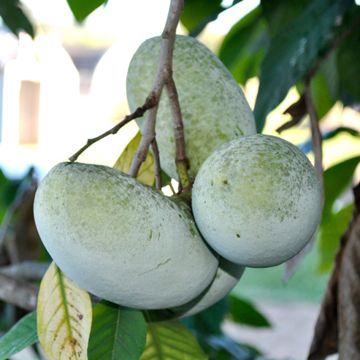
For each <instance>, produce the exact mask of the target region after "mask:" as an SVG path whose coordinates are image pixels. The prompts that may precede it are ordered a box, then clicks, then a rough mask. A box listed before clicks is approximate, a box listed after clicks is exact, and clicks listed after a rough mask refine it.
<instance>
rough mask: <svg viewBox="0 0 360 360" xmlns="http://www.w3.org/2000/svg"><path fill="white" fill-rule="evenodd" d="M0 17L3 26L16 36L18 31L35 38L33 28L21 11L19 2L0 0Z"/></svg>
mask: <svg viewBox="0 0 360 360" xmlns="http://www.w3.org/2000/svg"><path fill="white" fill-rule="evenodd" d="M0 16H1V17H2V19H3V21H4V23H5V25H6V26H7V27H8V28H9V29H10V30H11V31H12V32H13V33H14V34H15V35H16V36H18V35H19V32H20V31H22V30H23V31H25V32H27V33H28V34H29V35H30V36H31V37H34V36H35V31H34V27H33V25H32V24H31V22H30V20H29V19H28V17H27V15H26V14H25V12H24V10H23V9H22V4H21V3H20V1H19V0H1V1H0Z"/></svg>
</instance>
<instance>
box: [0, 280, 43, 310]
mask: <svg viewBox="0 0 360 360" xmlns="http://www.w3.org/2000/svg"><path fill="white" fill-rule="evenodd" d="M37 293H38V288H37V286H35V285H32V284H29V283H26V282H23V281H18V280H15V279H12V278H10V277H8V276H6V275H1V274H0V300H2V301H5V302H7V303H9V304H12V305H16V306H19V307H21V308H22V309H25V310H34V309H35V308H36V299H37Z"/></svg>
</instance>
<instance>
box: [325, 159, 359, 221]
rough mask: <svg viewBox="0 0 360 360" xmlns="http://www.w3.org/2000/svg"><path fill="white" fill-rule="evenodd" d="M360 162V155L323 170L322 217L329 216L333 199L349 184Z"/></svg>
mask: <svg viewBox="0 0 360 360" xmlns="http://www.w3.org/2000/svg"><path fill="white" fill-rule="evenodd" d="M359 162H360V156H356V157H353V158H351V159H347V160H345V161H343V162H341V163H339V164H336V165H334V166H332V167H331V168H329V169H327V170H326V171H325V172H324V192H325V204H324V217H323V218H324V219H325V218H326V217H327V216H331V213H332V208H333V205H334V202H335V200H336V199H337V198H338V197H339V195H341V194H342V193H343V192H344V191H345V190H346V188H347V187H348V186H349V185H350V184H351V181H352V179H353V176H354V171H355V168H356V167H357V165H358V164H359Z"/></svg>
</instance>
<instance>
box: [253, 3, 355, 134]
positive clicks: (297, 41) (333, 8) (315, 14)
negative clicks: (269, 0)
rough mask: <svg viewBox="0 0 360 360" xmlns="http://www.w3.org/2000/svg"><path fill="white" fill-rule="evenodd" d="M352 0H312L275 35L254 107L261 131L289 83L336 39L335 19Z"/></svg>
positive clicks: (287, 88) (266, 58)
mask: <svg viewBox="0 0 360 360" xmlns="http://www.w3.org/2000/svg"><path fill="white" fill-rule="evenodd" d="M352 3H353V1H352V0H335V1H334V0H315V1H312V2H311V3H310V5H309V6H308V7H306V8H305V10H304V11H303V12H302V13H301V15H300V16H298V17H297V18H296V19H295V20H294V21H293V22H291V23H290V24H289V25H288V26H287V27H286V28H285V29H283V30H282V31H281V32H279V33H277V34H276V35H275V36H274V37H273V38H272V41H271V44H270V48H269V50H268V52H267V54H266V55H265V58H264V60H263V62H262V65H261V75H260V87H259V92H258V95H257V98H256V104H255V110H254V111H255V118H256V122H257V128H258V131H259V132H260V131H261V130H262V129H263V127H264V124H265V118H266V116H267V114H268V113H269V112H270V111H271V110H272V109H274V108H275V107H276V106H277V105H278V104H279V103H280V102H281V101H282V100H283V99H284V98H285V96H286V94H287V92H288V90H289V89H290V87H291V86H293V85H294V84H295V82H296V81H298V80H300V79H301V78H302V77H303V76H304V75H305V74H306V73H307V71H308V70H309V69H310V68H311V66H313V65H314V63H315V61H316V60H317V58H318V57H319V56H320V54H321V53H322V51H324V48H325V47H326V46H327V45H328V44H329V43H330V42H331V40H333V39H334V32H335V29H336V28H337V22H336V19H338V18H339V17H340V16H341V15H342V14H343V13H344V12H345V11H346V10H347V8H348V7H349V6H350V5H352ZM269 94H271V96H269Z"/></svg>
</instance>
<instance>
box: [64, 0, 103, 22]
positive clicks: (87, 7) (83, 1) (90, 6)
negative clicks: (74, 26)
mask: <svg viewBox="0 0 360 360" xmlns="http://www.w3.org/2000/svg"><path fill="white" fill-rule="evenodd" d="M67 2H68V4H69V6H70V9H71V11H72V13H73V14H74V17H75V19H76V20H77V21H78V22H79V23H81V22H82V21H84V20H85V19H86V18H87V17H88V16H89V15H90V14H91V13H92V12H93V11H94V10H96V9H97V8H98V7H100V6H101V5H103V4H106V3H107V0H67Z"/></svg>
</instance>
